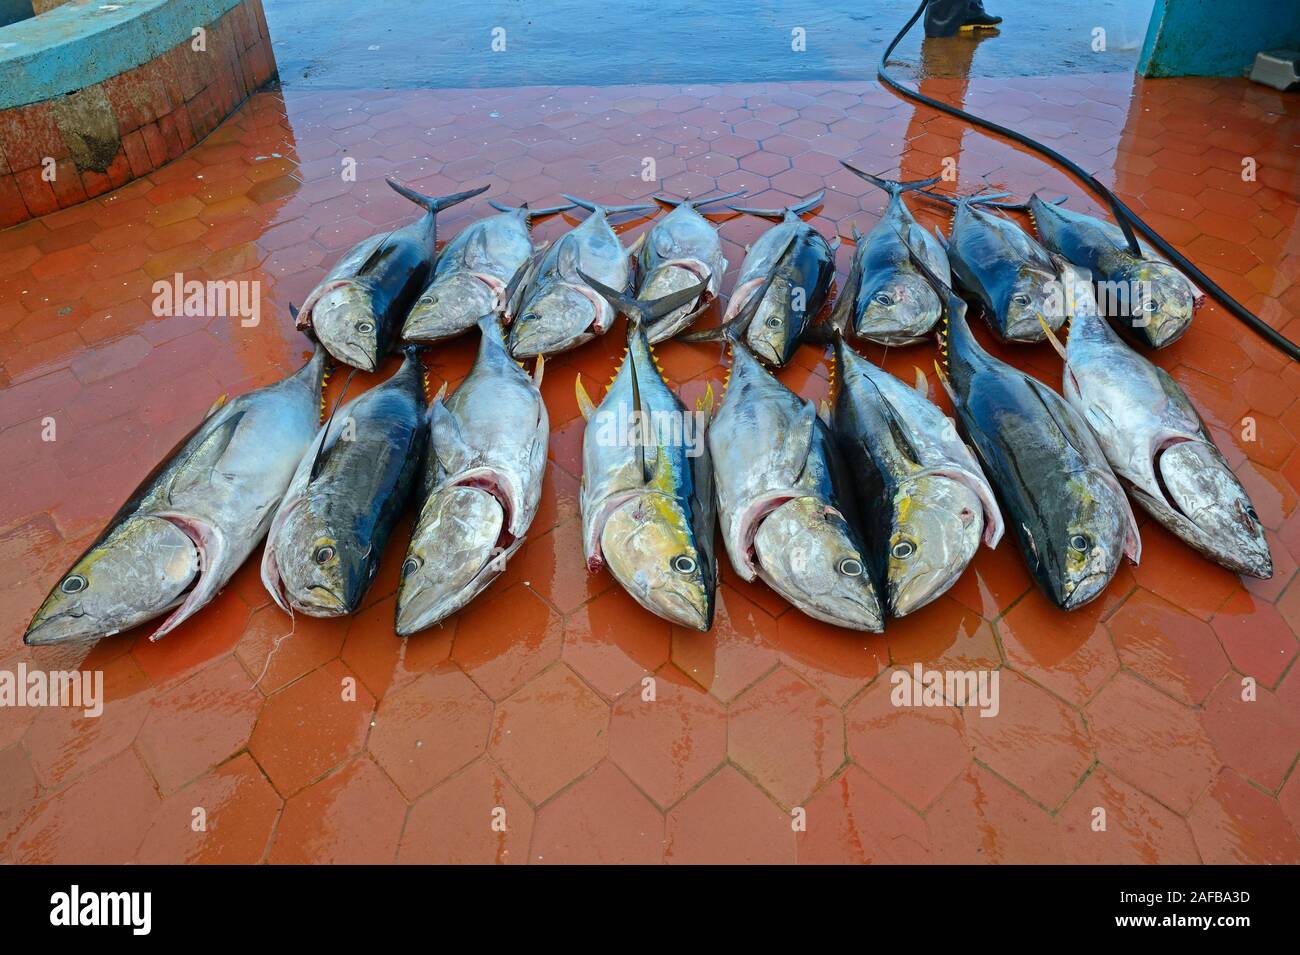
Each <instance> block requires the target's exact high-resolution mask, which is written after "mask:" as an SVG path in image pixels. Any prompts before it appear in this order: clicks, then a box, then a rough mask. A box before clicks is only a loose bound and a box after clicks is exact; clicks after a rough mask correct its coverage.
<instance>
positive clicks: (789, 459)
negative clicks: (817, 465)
mask: <svg viewBox="0 0 1300 955" xmlns="http://www.w3.org/2000/svg"><path fill="white" fill-rule="evenodd" d="M816 427H817V409H816V408H815V407H814V406H813V403H812V402H811V401H805V402H804V403H803V410H802V411H801V412H800V413H799V417H798V418H797V419H796V420H795V421H792V422H791V423H790V430H789V431H788V432H787V433H786V439H785V440H784V441H783V442H781V447H780V448H778V449H777V452H776V457H775V459H774V460H773V461H772V464H771V470H772V473H773V474H775V475H776V476H777V480H778V481H781V482H782V483H785V484H788V485H790V486H791V487H794V486H796V485H797V483H798V481H799V478H800V477H801V476H802V475H803V473H804V470H805V469H806V467H807V465H808V454H809V452H810V451H811V449H812V441H813V431H814V429H815V428H816Z"/></svg>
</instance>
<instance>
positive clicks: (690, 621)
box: [620, 581, 713, 632]
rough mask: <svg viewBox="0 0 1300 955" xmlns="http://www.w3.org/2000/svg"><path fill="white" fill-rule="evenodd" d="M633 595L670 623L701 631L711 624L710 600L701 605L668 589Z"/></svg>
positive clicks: (686, 595) (711, 610) (691, 598)
mask: <svg viewBox="0 0 1300 955" xmlns="http://www.w3.org/2000/svg"><path fill="white" fill-rule="evenodd" d="M620 583H621V581H620ZM625 589H626V587H625ZM629 592H630V591H629ZM633 596H634V597H636V598H637V602H638V603H640V604H641V605H642V606H644V607H645V608H646V609H647V610H649V611H650V612H651V613H653V614H656V615H658V616H660V617H663V618H664V619H665V620H667V621H669V622H670V623H675V624H678V625H679V626H682V627H689V628H690V629H692V630H699V631H701V632H706V631H708V629H709V628H710V627H711V626H712V625H713V607H712V602H711V601H710V602H709V605H707V606H704V607H701V606H700V605H699V603H698V602H697V601H696V600H695V599H694V598H693V597H692V596H691V595H689V594H684V593H681V592H680V591H676V590H668V589H660V590H652V591H650V592H649V593H647V594H644V595H641V594H635V593H634V594H633Z"/></svg>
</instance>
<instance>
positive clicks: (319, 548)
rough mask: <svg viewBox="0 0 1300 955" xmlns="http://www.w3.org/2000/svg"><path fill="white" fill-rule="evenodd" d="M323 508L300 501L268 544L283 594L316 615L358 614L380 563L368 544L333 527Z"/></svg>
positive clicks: (286, 516)
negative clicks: (325, 517)
mask: <svg viewBox="0 0 1300 955" xmlns="http://www.w3.org/2000/svg"><path fill="white" fill-rule="evenodd" d="M318 508H319V505H318V503H317V502H316V501H313V500H311V499H300V500H299V501H298V502H297V503H295V504H294V505H293V506H292V507H291V508H290V509H289V511H288V512H287V513H286V514H284V515H283V516H282V518H283V525H282V526H281V527H280V528H279V530H278V532H277V533H276V534H275V535H274V539H273V540H272V541H270V542H268V544H267V546H268V547H273V548H274V549H275V553H274V557H275V566H276V570H277V572H278V573H279V576H280V588H281V591H282V596H283V597H284V598H286V599H287V601H288V603H289V604H290V605H291V606H293V607H294V608H296V609H298V610H301V611H302V612H303V613H305V614H309V615H311V616H313V617H341V616H344V615H345V614H349V613H352V612H353V611H354V610H356V609H357V607H358V606H359V605H360V603H361V598H362V596H363V595H364V594H365V592H366V588H367V587H368V586H369V584H370V578H371V575H372V573H373V567H374V561H373V560H372V556H373V555H372V553H371V547H370V546H369V543H368V542H362V541H360V540H359V539H357V537H356V535H354V534H352V533H350V532H347V531H341V530H338V529H335V528H331V527H330V526H329V522H327V521H326V520H324V519H323V518H322V517H321V515H320V514H319V513H318Z"/></svg>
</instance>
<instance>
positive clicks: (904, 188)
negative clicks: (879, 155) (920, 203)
mask: <svg viewBox="0 0 1300 955" xmlns="http://www.w3.org/2000/svg"><path fill="white" fill-rule="evenodd" d="M840 165H841V166H843V167H844V168H845V169H847V170H848V171H849V172H851V173H853V175H855V176H858V177H859V178H862V179H865V180H866V181H867V182H869V183H871V184H872V185H873V186H878V187H880V188H881V189H883V190H885V192H887V193H889V194H890V195H891V196H897V195H901V194H902V193H904V192H911V191H912V190H913V189H925V188H926V187H927V186H933V185H934V184H935V183H936V182H942V181H943V177H942V176H936V177H935V178H933V179H912V180H910V181H909V180H902V179H886V178H884V177H883V176H873V175H872V174H871V173H869V172H865V171H864V170H861V169H859V168H858V167H857V166H852V165H850V164H849V163H846V162H845V161H844V160H843V159H841V160H840Z"/></svg>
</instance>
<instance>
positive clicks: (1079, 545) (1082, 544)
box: [1070, 534, 1089, 554]
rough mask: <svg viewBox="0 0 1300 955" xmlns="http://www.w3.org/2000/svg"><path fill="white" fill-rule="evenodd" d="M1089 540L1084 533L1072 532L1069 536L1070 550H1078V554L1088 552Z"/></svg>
mask: <svg viewBox="0 0 1300 955" xmlns="http://www.w3.org/2000/svg"><path fill="white" fill-rule="evenodd" d="M1088 546H1089V541H1088V537H1087V535H1086V534H1074V535H1073V536H1071V538H1070V550H1075V551H1078V552H1079V553H1080V554H1086V553H1088Z"/></svg>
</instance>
